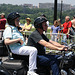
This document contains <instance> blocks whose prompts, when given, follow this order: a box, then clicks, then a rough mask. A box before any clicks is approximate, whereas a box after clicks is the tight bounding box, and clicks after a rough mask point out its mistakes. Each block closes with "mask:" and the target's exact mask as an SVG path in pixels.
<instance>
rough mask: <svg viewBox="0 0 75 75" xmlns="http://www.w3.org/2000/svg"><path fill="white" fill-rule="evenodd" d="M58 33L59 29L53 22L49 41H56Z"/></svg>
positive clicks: (56, 22) (55, 22)
mask: <svg viewBox="0 0 75 75" xmlns="http://www.w3.org/2000/svg"><path fill="white" fill-rule="evenodd" d="M59 31H60V27H59V26H58V21H57V20H55V21H54V25H53V26H52V27H51V31H50V33H52V34H51V35H50V36H51V40H52V41H56V42H57V41H58V38H59V35H57V33H58V34H59Z"/></svg>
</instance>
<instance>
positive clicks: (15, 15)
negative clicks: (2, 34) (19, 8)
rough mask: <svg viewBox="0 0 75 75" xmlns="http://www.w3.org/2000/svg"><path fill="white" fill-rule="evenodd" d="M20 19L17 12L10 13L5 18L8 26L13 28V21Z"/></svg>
mask: <svg viewBox="0 0 75 75" xmlns="http://www.w3.org/2000/svg"><path fill="white" fill-rule="evenodd" d="M18 17H20V15H19V13H18V12H12V13H10V14H9V15H8V17H7V22H8V24H9V25H14V26H15V19H16V18H18Z"/></svg>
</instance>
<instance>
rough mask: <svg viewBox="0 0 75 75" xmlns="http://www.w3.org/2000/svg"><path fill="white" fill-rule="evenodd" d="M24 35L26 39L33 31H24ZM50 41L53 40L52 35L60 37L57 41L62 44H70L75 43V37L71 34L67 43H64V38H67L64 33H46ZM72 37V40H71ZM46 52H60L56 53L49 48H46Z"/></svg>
mask: <svg viewBox="0 0 75 75" xmlns="http://www.w3.org/2000/svg"><path fill="white" fill-rule="evenodd" d="M23 33H25V34H24V38H25V37H26V35H30V34H31V33H32V31H23ZM44 34H45V35H46V36H47V37H48V38H49V39H50V40H51V36H50V35H51V34H52V35H58V39H57V42H58V43H60V44H67V45H68V44H70V43H72V42H75V36H72V35H70V34H68V35H67V36H68V37H67V39H66V42H62V40H64V39H63V37H64V36H65V34H63V33H59V34H58V33H44ZM70 37H71V38H70ZM46 52H49V53H50V52H55V53H58V52H59V51H56V50H49V49H48V48H46Z"/></svg>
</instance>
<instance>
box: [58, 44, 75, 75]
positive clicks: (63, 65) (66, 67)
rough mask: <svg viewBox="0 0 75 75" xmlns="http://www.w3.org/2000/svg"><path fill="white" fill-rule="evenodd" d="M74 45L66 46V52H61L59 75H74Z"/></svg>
mask: <svg viewBox="0 0 75 75" xmlns="http://www.w3.org/2000/svg"><path fill="white" fill-rule="evenodd" d="M74 50H75V43H71V44H69V45H68V50H67V51H64V50H63V51H62V53H61V56H60V57H59V58H58V59H59V60H60V66H59V67H60V70H61V75H75V53H74Z"/></svg>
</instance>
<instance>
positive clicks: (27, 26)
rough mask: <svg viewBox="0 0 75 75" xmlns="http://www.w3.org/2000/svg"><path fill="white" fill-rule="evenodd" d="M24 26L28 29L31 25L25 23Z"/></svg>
mask: <svg viewBox="0 0 75 75" xmlns="http://www.w3.org/2000/svg"><path fill="white" fill-rule="evenodd" d="M24 26H25V27H26V28H29V27H32V24H29V25H27V23H25V25H24ZM25 31H28V30H26V29H25Z"/></svg>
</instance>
